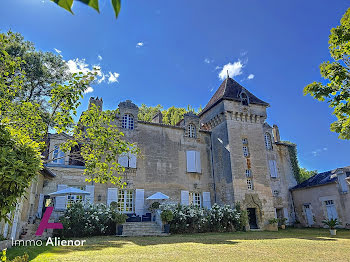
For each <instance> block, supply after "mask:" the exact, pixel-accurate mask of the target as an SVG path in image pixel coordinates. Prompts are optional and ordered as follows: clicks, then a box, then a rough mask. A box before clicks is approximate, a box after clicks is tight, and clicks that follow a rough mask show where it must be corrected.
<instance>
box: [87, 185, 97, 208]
mask: <svg viewBox="0 0 350 262" xmlns="http://www.w3.org/2000/svg"><path fill="white" fill-rule="evenodd" d="M85 191H87V192H89V193H90V195H86V196H85V203H90V204H93V203H94V200H95V186H93V185H87V186H86V187H85Z"/></svg>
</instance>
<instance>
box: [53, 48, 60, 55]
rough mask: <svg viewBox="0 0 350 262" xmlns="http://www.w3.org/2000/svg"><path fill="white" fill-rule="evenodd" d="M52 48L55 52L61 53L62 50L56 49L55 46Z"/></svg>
mask: <svg viewBox="0 0 350 262" xmlns="http://www.w3.org/2000/svg"><path fill="white" fill-rule="evenodd" d="M54 50H55V52H56V53H57V54H59V55H60V54H61V53H62V51H61V50H58V49H57V48H54Z"/></svg>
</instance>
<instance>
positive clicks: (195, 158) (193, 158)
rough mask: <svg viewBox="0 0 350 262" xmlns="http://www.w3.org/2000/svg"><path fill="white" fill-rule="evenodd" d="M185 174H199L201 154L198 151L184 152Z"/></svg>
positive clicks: (200, 170)
mask: <svg viewBox="0 0 350 262" xmlns="http://www.w3.org/2000/svg"><path fill="white" fill-rule="evenodd" d="M186 158H187V172H190V173H201V172H202V168H201V153H200V152H199V151H186Z"/></svg>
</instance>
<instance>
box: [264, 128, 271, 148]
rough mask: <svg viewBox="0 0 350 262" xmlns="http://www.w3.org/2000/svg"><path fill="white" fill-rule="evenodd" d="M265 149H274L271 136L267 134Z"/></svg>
mask: <svg viewBox="0 0 350 262" xmlns="http://www.w3.org/2000/svg"><path fill="white" fill-rule="evenodd" d="M265 147H266V149H267V150H271V149H272V141H271V135H270V134H269V133H267V132H266V133H265Z"/></svg>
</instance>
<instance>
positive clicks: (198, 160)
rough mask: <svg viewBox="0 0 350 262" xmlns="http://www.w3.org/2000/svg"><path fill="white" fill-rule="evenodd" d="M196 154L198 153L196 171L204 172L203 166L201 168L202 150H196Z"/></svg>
mask: <svg viewBox="0 0 350 262" xmlns="http://www.w3.org/2000/svg"><path fill="white" fill-rule="evenodd" d="M195 155H196V172H197V173H201V172H202V168H201V152H199V151H195Z"/></svg>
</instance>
